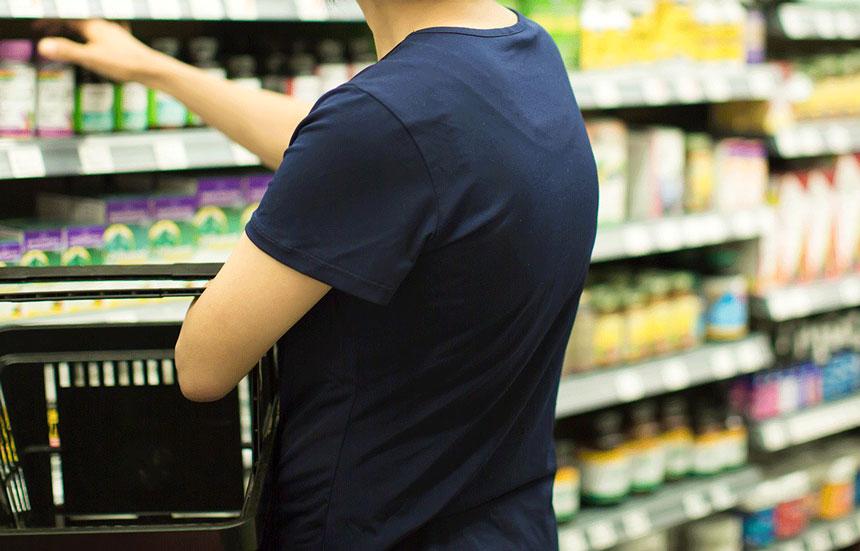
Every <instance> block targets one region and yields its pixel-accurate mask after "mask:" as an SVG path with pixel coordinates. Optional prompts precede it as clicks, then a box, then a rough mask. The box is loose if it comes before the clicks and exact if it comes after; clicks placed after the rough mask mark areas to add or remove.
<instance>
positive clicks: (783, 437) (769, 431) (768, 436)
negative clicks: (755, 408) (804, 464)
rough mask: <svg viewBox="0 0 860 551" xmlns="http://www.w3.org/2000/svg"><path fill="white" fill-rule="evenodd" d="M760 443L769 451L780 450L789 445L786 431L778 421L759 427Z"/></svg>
mask: <svg viewBox="0 0 860 551" xmlns="http://www.w3.org/2000/svg"><path fill="white" fill-rule="evenodd" d="M761 441H762V444H763V445H764V448H765V449H766V450H769V451H775V450H781V449H784V448H786V447H787V446H788V445H789V440H788V431H787V430H786V429H785V425H783V424H782V422H780V421H771V422H769V423H765V424H764V426H762V427H761Z"/></svg>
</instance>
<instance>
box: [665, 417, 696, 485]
mask: <svg viewBox="0 0 860 551" xmlns="http://www.w3.org/2000/svg"><path fill="white" fill-rule="evenodd" d="M663 441H664V446H665V448H666V476H667V477H668V478H673V479H677V478H683V477H685V476H687V475H688V474H690V471H691V470H692V469H693V435H692V433H691V432H690V431H689V430H688V429H684V428H680V429H675V430H673V431H670V432H668V433H666V434H665V436H664V437H663Z"/></svg>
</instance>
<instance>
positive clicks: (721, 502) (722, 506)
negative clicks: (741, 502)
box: [710, 484, 738, 511]
mask: <svg viewBox="0 0 860 551" xmlns="http://www.w3.org/2000/svg"><path fill="white" fill-rule="evenodd" d="M710 495H711V503H713V504H714V508H715V509H717V510H719V511H726V510H728V509H731V508H732V507H734V505H735V503H737V502H738V497H737V496H736V495H735V494H734V493H732V492H731V491H730V490H729V488H728V486H726V485H725V484H714V485H713V486H711V490H710Z"/></svg>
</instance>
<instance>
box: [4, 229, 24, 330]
mask: <svg viewBox="0 0 860 551" xmlns="http://www.w3.org/2000/svg"><path fill="white" fill-rule="evenodd" d="M21 250H22V246H21V240H20V236H19V235H18V234H17V233H15V232H6V231H0V269H2V268H5V267H7V266H17V265H18V263H19V262H20V261H21ZM18 288H19V286H18V285H14V284H7V285H4V284H0V291H6V292H8V291H15V290H17V289H18ZM18 311H19V308H18V305H17V304H16V303H14V302H2V301H0V321H5V320H10V319H12V318H13V317H14V316H15V315H16V314H17V313H18Z"/></svg>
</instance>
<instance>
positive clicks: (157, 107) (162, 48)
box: [148, 37, 188, 128]
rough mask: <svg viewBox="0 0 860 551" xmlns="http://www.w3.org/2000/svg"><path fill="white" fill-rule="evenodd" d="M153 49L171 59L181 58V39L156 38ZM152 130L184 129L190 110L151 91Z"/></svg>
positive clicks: (168, 95)
mask: <svg viewBox="0 0 860 551" xmlns="http://www.w3.org/2000/svg"><path fill="white" fill-rule="evenodd" d="M151 45H152V47H153V49H155V50H158V51H159V52H161V53H163V54H165V55H168V56H170V57H175V58H178V57H179V39H177V38H172V37H162V38H156V39H155V40H153V41H152V44H151ZM148 112H149V126H150V128H182V127H184V126H185V123H186V122H187V121H188V109H186V107H185V105H183V104H182V102H180V101H179V100H178V99H176V98H174V97H173V96H171V95H170V94H167V93H165V92H162V91H161V90H149V105H148Z"/></svg>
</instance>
